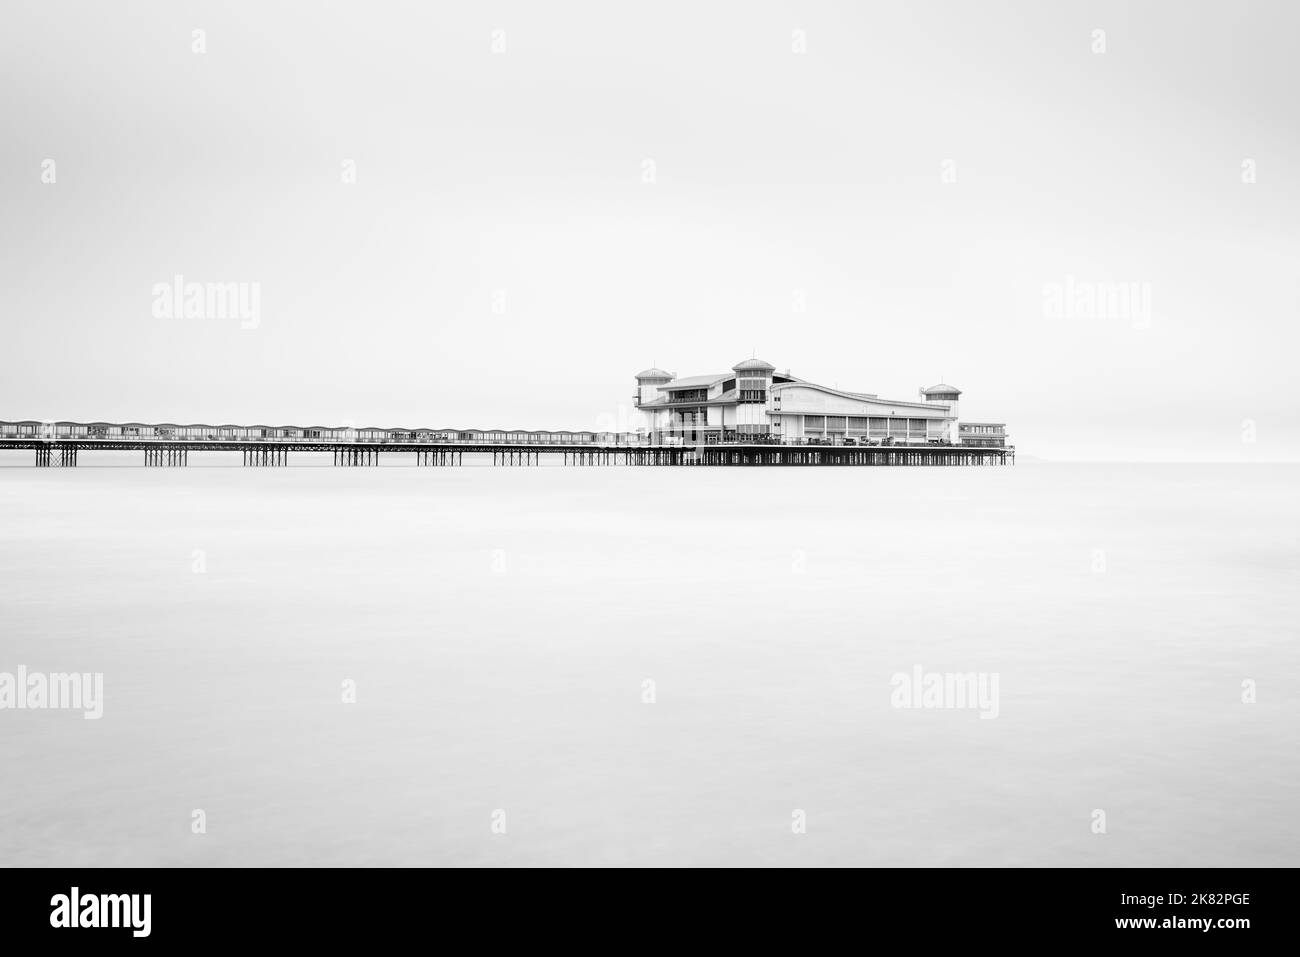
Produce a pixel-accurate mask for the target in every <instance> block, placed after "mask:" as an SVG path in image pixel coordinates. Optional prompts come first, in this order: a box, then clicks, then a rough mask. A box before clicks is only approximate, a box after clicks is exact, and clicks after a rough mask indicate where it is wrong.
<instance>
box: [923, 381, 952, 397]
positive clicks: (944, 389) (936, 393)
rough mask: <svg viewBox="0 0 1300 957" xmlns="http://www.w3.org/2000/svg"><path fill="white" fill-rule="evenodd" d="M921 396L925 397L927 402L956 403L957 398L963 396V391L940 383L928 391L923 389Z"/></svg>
mask: <svg viewBox="0 0 1300 957" xmlns="http://www.w3.org/2000/svg"><path fill="white" fill-rule="evenodd" d="M921 395H923V396H924V397H925V401H926V402H956V401H957V397H958V396H959V395H961V389H959V388H957V387H956V386H955V385H946V384H944V383H942V382H940V383H939V384H938V385H932V386H930V388H928V389H922V390H921Z"/></svg>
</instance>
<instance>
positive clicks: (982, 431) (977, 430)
mask: <svg viewBox="0 0 1300 957" xmlns="http://www.w3.org/2000/svg"><path fill="white" fill-rule="evenodd" d="M1005 431H1006V426H1005V425H963V426H962V427H961V432H962V435H1002V434H1003V432H1005Z"/></svg>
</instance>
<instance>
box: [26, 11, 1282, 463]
mask: <svg viewBox="0 0 1300 957" xmlns="http://www.w3.org/2000/svg"><path fill="white" fill-rule="evenodd" d="M194 29H203V30H205V31H206V45H207V52H206V53H203V54H195V53H193V52H192V51H191V44H192V34H191V31H192V30H194ZM1096 29H1102V30H1104V31H1105V43H1106V52H1105V53H1100V54H1099V53H1094V52H1092V47H1093V44H1094V40H1093V31H1094V30H1096ZM494 30H500V31H504V40H505V52H504V53H493V52H492V42H493V31H494ZM795 30H803V31H805V36H806V50H807V52H806V53H804V54H796V53H794V52H792V42H793V33H794V31H795ZM1297 35H1300V5H1297V4H1295V3H1290V2H1276V3H1269V2H1254V3H1251V2H1246V3H1243V2H1239V0H1238V2H1221V3H1220V2H1216V3H1196V2H1192V3H1189V2H1165V3H1160V2H1144V3H1140V4H1138V3H1082V2H1080V3H1069V2H1065V3H1059V2H1057V3H1051V4H1044V3H1035V2H1021V3H986V2H982V3H964V2H957V0H949V2H942V3H924V2H921V3H917V2H898V3H887V4H867V3H761V2H759V3H755V2H746V3H739V2H737V3H712V4H704V3H699V2H695V3H678V2H656V3H653V4H608V3H545V4H543V3H522V2H521V3H504V2H494V3H475V4H469V3H466V4H457V5H455V6H454V9H453V5H451V4H443V3H439V4H429V3H414V2H412V3H391V2H367V3H355V4H346V5H345V4H338V5H335V4H307V3H275V2H257V3H252V2H248V3H233V4H218V3H183V2H182V3H177V2H136V3H110V2H99V3H92V2H88V0H87V2H75V3H74V2H65V3H54V4H51V3H17V2H14V0H8V2H6V3H5V4H4V6H3V8H2V11H0V71H3V83H2V84H0V111H2V112H0V116H2V118H3V129H4V135H3V137H2V138H0V248H2V249H3V256H2V257H0V316H2V317H3V318H2V320H0V321H2V322H3V332H4V344H5V349H6V353H7V358H8V361H7V362H6V363H5V365H4V373H3V376H2V377H0V418H4V419H23V418H35V419H54V418H69V419H81V420H86V419H108V420H115V419H121V420H143V421H178V422H189V421H200V422H227V421H245V422H250V423H251V422H269V423H274V424H279V423H288V422H293V423H298V424H317V423H320V424H330V423H335V422H342V421H345V420H346V421H351V422H354V423H357V424H361V425H381V426H386V425H404V426H416V425H426V426H434V427H442V426H458V427H471V426H473V427H503V428H505V427H512V428H513V427H517V428H594V427H597V425H605V424H608V423H610V422H611V421H612V422H617V421H618V418H619V415H620V409H626V407H627V405H628V404H629V400H630V397H631V393H632V389H633V386H634V383H633V380H632V376H633V374H634V373H635V372H637V371H638V370H640V369H642V368H644V367H646V366H649V365H651V364H658V365H661V366H663V367H665V368H667V369H670V370H672V371H675V372H678V373H680V374H682V375H691V374H698V373H707V372H714V371H719V370H722V369H725V368H727V367H729V366H730V365H732V364H733V363H734V362H736V361H738V360H739V359H741V358H745V357H748V356H749V355H750V354H751V353H753V352H756V353H757V354H758V355H759V356H760V357H762V358H765V359H767V360H768V361H770V362H772V363H774V364H775V365H776V366H777V367H778V368H780V369H786V368H789V369H791V370H792V371H793V372H794V374H795V375H798V376H801V377H803V378H806V379H811V380H813V381H815V382H823V383H825V384H828V385H838V386H840V387H841V388H847V389H854V390H860V391H869V392H877V393H880V394H882V395H885V396H890V397H896V398H911V397H913V396H914V395H915V393H916V389H917V387H918V386H921V385H928V384H933V383H934V382H937V381H939V380H940V379H943V380H944V381H947V382H951V383H954V384H956V385H957V386H959V387H960V388H961V389H963V390H964V393H965V394H964V395H963V405H962V417H963V418H965V419H968V420H982V421H1005V422H1007V423H1008V424H1009V427H1010V430H1011V432H1012V434H1013V437H1014V439H1015V442H1016V444H1017V446H1018V447H1019V449H1020V450H1021V452H1022V453H1024V454H1027V455H1028V454H1032V455H1039V456H1042V457H1045V458H1053V459H1070V458H1082V459H1108V458H1116V459H1124V458H1139V459H1180V458H1193V459H1219V460H1226V461H1251V460H1269V459H1272V460H1277V459H1287V460H1296V459H1300V407H1298V405H1297V401H1296V399H1295V397H1294V389H1295V378H1296V377H1295V375H1294V373H1293V371H1292V366H1293V364H1294V360H1295V356H1296V353H1297V346H1298V345H1300V335H1298V334H1297V318H1298V315H1297V314H1298V312H1300V288H1298V286H1300V284H1298V281H1297V280H1298V277H1300V267H1298V266H1297V262H1300V259H1298V254H1300V230H1297V224H1298V222H1300V188H1298V187H1297V178H1298V177H1300V132H1298V123H1300V114H1298V113H1297V111H1296V107H1295V92H1296V90H1297V89H1298V88H1300V67H1297V57H1296V56H1295V51H1294V44H1295V37H1296V36H1297ZM48 159H52V160H54V162H55V164H56V165H55V170H56V181H55V182H54V183H45V182H42V164H43V162H44V161H45V160H48ZM647 159H648V160H652V161H653V162H654V164H655V171H656V180H655V182H653V183H645V182H643V181H642V173H643V163H644V161H645V160H647ZM1248 159H1249V160H1253V161H1254V164H1255V165H1254V169H1255V177H1256V182H1254V183H1249V184H1248V183H1243V181H1242V178H1243V167H1242V163H1243V161H1245V160H1248ZM344 160H354V161H355V163H356V170H357V177H356V183H355V184H345V183H343V182H342V181H341V180H342V177H341V175H340V174H341V164H342V163H343V161H344ZM945 161H952V163H953V164H955V167H954V168H955V170H956V182H955V183H953V182H944V181H943V176H942V175H941V173H942V172H943V171H944V169H945V166H944V163H945ZM178 273H179V274H181V275H183V276H184V277H185V278H186V279H187V280H189V281H198V282H249V283H254V282H255V283H258V284H260V292H261V310H260V316H259V321H258V325H257V327H256V328H255V329H245V328H241V327H240V323H239V322H238V321H236V320H232V319H159V318H155V316H154V315H153V311H152V306H153V295H152V287H153V286H154V284H155V283H160V282H169V281H171V279H172V277H173V276H174V275H176V274H178ZM1067 277H1073V282H1074V283H1075V286H1076V288H1087V286H1086V284H1090V283H1091V284H1096V283H1137V284H1139V287H1140V288H1146V289H1149V290H1150V296H1151V313H1150V316H1149V321H1147V319H1146V318H1145V317H1143V316H1137V317H1124V316H1115V315H1109V316H1108V315H1086V316H1079V315H1067V316H1053V315H1049V314H1048V310H1046V309H1045V306H1044V286H1045V285H1047V284H1052V283H1059V284H1064V283H1066V282H1067ZM498 293H499V294H500V295H501V296H503V297H504V298H503V300H502V299H501V298H498V300H497V302H498V303H500V302H502V301H503V302H504V311H503V312H494V308H493V302H494V298H493V297H494V294H498ZM796 297H800V298H802V300H803V301H804V302H805V303H806V308H805V309H804V311H802V312H799V311H796V309H795V308H794V303H795V299H796ZM1247 421H1249V422H1250V423H1253V426H1252V428H1253V435H1254V438H1255V441H1254V442H1247V441H1243V424H1244V423H1246V422H1247Z"/></svg>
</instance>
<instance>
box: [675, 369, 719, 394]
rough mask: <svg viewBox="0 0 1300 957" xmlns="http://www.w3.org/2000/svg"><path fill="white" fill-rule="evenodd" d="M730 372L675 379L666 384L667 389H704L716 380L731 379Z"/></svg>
mask: <svg viewBox="0 0 1300 957" xmlns="http://www.w3.org/2000/svg"><path fill="white" fill-rule="evenodd" d="M730 378H731V373H730V372H722V373H719V374H718V375H693V376H687V377H686V378H685V379H674V380H673V382H672V384H671V385H668V386H665V391H676V390H678V389H704V388H707V387H708V386H711V385H713V383H715V382H721V381H722V380H723V379H730Z"/></svg>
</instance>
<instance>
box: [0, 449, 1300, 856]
mask: <svg viewBox="0 0 1300 957" xmlns="http://www.w3.org/2000/svg"><path fill="white" fill-rule="evenodd" d="M30 454H31V453H23V458H21V459H20V460H18V459H13V460H7V461H8V462H10V464H15V465H17V464H20V463H21V465H22V466H23V467H15V468H4V469H0V616H2V617H0V672H16V669H17V668H18V666H20V665H22V666H25V667H26V668H27V669H28V671H29V672H46V673H50V672H74V671H75V672H101V673H102V674H103V676H104V677H103V681H104V685H103V688H104V691H103V717H102V718H101V719H99V720H84V719H83V717H82V716H81V714H80V713H77V712H74V711H53V710H21V711H18V710H4V711H0V768H2V769H3V773H0V861H3V862H4V863H7V864H18V865H39V864H57V865H146V864H170V865H234V864H254V865H291V864H322V865H324V864H328V865H344V864H346V865H379V864H408V865H419V864H456V865H497V864H520V865H540V864H614V865H621V864H652V865H679V864H753V865H786V864H842V865H849V864H861V865H1030V864H1045V865H1079V866H1092V865H1174V866H1178V865H1192V864H1198V865H1284V864H1290V865H1294V864H1295V863H1296V862H1297V860H1298V859H1300V820H1298V819H1297V815H1296V808H1297V807H1298V806H1300V691H1298V690H1297V689H1298V688H1300V652H1298V651H1297V642H1296V635H1297V622H1300V589H1298V588H1297V567H1298V565H1300V561H1298V559H1300V542H1298V539H1300V496H1297V494H1296V490H1297V488H1298V487H1300V466H1286V465H1279V466H1266V465H1242V466H1231V465H1165V466H1159V465H1157V466H1149V465H1064V464H1062V465H1056V464H1028V463H1026V464H1021V465H1019V466H1017V467H1015V468H1001V469H998V468H947V469H940V468H934V469H926V468H914V469H905V468H897V469H868V468H803V469H778V468H749V469H746V468H731V469H706V468H679V469H669V468H570V469H561V468H495V469H494V468H490V467H483V468H470V467H466V468H456V469H452V468H446V469H440V468H420V469H416V468H410V467H405V468H403V467H387V468H384V467H381V468H369V469H365V468H356V469H332V468H287V469H243V468H211V467H210V468H198V467H194V466H191V467H189V468H186V469H144V468H88V467H84V465H83V467H79V468H77V469H69V470H60V469H41V470H36V469H32V468H29V467H26V466H28V465H29V464H30V463H29V462H28V461H27V457H28V456H30ZM132 462H134V458H132ZM918 667H919V668H920V669H921V670H922V672H923V673H925V674H929V673H939V674H944V673H958V674H966V673H975V674H977V675H982V676H985V677H986V678H987V677H990V676H992V675H994V674H996V675H997V676H998V700H997V716H996V718H993V719H987V718H982V717H981V716H980V712H979V711H978V710H976V709H972V708H958V707H953V708H901V707H895V706H894V704H895V703H897V702H896V700H895V696H894V692H895V689H896V685H895V683H894V676H895V675H899V674H906V675H910V674H912V673H914V671H915V669H917V668H918ZM350 689H355V692H354V693H355V702H354V703H350V702H345V701H344V698H345V697H350V696H351V694H352V692H351V690H350ZM1243 697H1245V698H1247V699H1249V698H1252V697H1253V699H1254V701H1253V703H1248V702H1247V701H1243ZM196 810H201V811H202V812H203V815H202V820H203V821H204V822H205V826H206V832H205V833H202V834H196V833H194V832H193V822H194V821H195V820H196V816H195V812H196ZM1098 811H1100V812H1103V813H1104V819H1103V818H1101V817H1099V816H1098V814H1097V812H1098ZM1103 820H1104V828H1105V831H1104V833H1095V831H1096V830H1097V829H1098V827H1099V824H1098V822H1100V821H1103ZM801 826H802V828H803V830H804V833H798V831H799V829H800V827H801ZM502 830H504V833H499V832H500V831H502Z"/></svg>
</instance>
